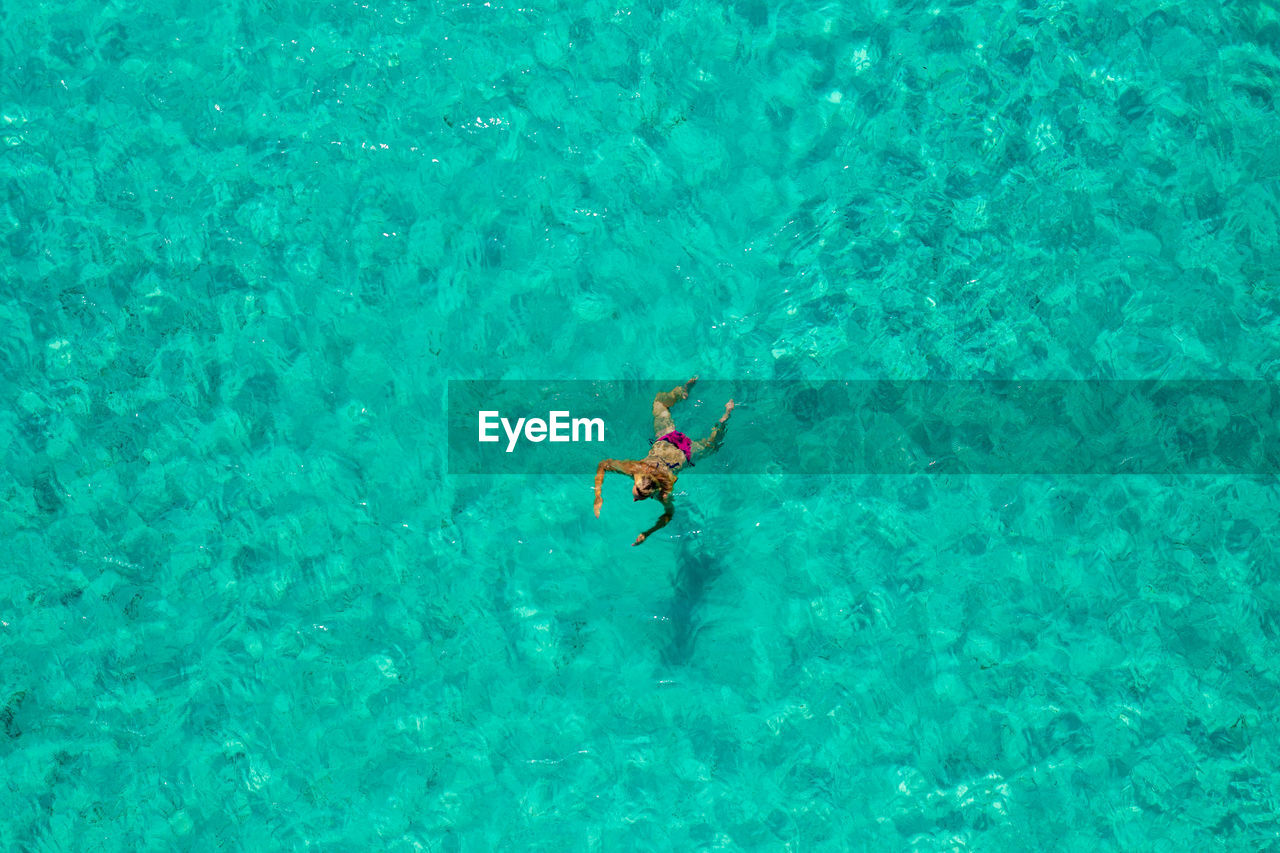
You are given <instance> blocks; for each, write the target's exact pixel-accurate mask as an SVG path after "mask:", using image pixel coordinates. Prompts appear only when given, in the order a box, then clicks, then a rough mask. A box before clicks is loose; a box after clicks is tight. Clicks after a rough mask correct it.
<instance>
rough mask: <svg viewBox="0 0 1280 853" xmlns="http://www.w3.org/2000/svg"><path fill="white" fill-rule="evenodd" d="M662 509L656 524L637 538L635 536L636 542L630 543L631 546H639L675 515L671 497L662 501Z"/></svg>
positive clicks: (674, 506)
mask: <svg viewBox="0 0 1280 853" xmlns="http://www.w3.org/2000/svg"><path fill="white" fill-rule="evenodd" d="M662 508H663V513H662V515H661V516H659V518H658V520H657V522H656V523H655V524H654V525H653V527H650V528H649V529H648V530H646V531H645V532H644V533H641V534H640V535H639V536H637V537H636V541H634V542H632V543H631V544H632V545H633V546H635V545H639V544H640V543H641V542H643V541H644V540H646V539H648V538H649V536H650V535H651V534H652V533H654V532H655V531H658V530H661V529H662V528H664V527H666V526H667V522H669V521H670V520H671V517H672V516H673V515H675V514H676V505H675V503H674V502H672V500H671V497H670V496H669V495H668V496H667V498H666V499H665V500H663V502H662Z"/></svg>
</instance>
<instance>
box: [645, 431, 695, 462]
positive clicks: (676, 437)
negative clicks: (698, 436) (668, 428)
mask: <svg viewBox="0 0 1280 853" xmlns="http://www.w3.org/2000/svg"><path fill="white" fill-rule="evenodd" d="M654 441H665V442H667V443H669V444H674V445H675V446H676V447H678V448H680V452H681V453H683V454H684V458H685V461H687V462H689V463H690V464H692V463H693V442H691V441H690V440H689V436H687V435H685V434H684V433H682V432H675V431H672V432H669V433H667V434H666V435H660V436H658V437H657V438H656V439H654Z"/></svg>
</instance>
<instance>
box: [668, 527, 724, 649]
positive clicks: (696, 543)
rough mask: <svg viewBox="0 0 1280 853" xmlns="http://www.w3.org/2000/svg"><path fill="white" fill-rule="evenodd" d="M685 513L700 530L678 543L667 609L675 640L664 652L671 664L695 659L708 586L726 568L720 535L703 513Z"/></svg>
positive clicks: (694, 529)
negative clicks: (708, 527) (706, 523)
mask: <svg viewBox="0 0 1280 853" xmlns="http://www.w3.org/2000/svg"><path fill="white" fill-rule="evenodd" d="M683 515H685V516H686V518H685V526H686V527H687V528H688V529H690V530H692V531H697V532H696V533H691V534H686V535H685V536H683V537H681V539H680V542H679V544H678V545H677V546H676V575H675V585H674V588H673V589H672V596H671V607H670V609H669V610H668V611H667V623H668V624H669V625H670V626H671V642H670V643H668V644H667V647H666V648H665V649H664V650H663V652H662V661H663V663H665V664H667V665H668V666H680V665H683V664H686V663H689V661H690V660H691V659H692V658H693V654H694V647H695V645H696V643H697V639H698V633H699V631H701V629H702V627H703V622H702V617H701V613H700V611H701V608H702V605H703V602H704V599H705V597H706V593H707V589H708V588H709V587H710V586H711V584H713V583H714V582H715V581H716V579H717V578H719V577H720V575H721V574H722V573H723V571H724V564H723V562H722V561H721V559H720V554H721V553H722V549H720V548H719V547H717V541H716V539H717V538H718V537H714V536H713V535H712V534H710V533H708V532H707V530H706V528H705V527H704V526H703V519H702V515H701V513H699V512H698V510H697V509H696V508H695V507H692V506H691V507H689V508H688V509H686V510H685V512H684V513H683Z"/></svg>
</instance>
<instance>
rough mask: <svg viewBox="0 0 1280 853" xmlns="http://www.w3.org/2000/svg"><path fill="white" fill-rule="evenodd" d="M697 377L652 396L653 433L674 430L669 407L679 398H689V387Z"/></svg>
mask: <svg viewBox="0 0 1280 853" xmlns="http://www.w3.org/2000/svg"><path fill="white" fill-rule="evenodd" d="M697 381H698V377H696V376H695V377H693V378H692V379H690V380H689V381H688V382H686V383H684V384H683V385H677V386H676V387H675V388H672V389H671V390H670V391H663V392H661V393H659V394H658V395H657V396H656V397H654V398H653V434H654V435H666V434H667V433H669V432H674V431H675V428H676V422H675V421H673V420H672V419H671V407H672V406H674V405H675V404H676V403H678V402H680V401H681V400H687V399H689V389H690V388H692V387H693V383H695V382H697Z"/></svg>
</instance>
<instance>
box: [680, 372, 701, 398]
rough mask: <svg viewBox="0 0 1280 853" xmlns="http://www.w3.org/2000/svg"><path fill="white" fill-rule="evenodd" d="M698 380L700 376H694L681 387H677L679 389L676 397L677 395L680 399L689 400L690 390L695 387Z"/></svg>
mask: <svg viewBox="0 0 1280 853" xmlns="http://www.w3.org/2000/svg"><path fill="white" fill-rule="evenodd" d="M697 381H698V377H696V376H695V377H693V378H692V379H690V380H689V381H688V382H686V383H684V385H682V386H681V387H679V388H677V389H676V397H677V399H680V400H688V399H689V391H690V390H692V389H693V383H695V382H697Z"/></svg>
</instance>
